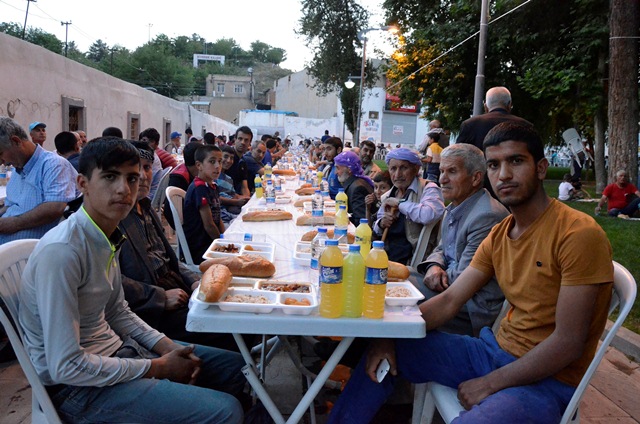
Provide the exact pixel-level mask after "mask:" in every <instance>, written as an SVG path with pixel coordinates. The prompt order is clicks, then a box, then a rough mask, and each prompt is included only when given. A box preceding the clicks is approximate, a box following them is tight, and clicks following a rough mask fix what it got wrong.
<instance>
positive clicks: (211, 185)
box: [193, 174, 222, 188]
mask: <svg viewBox="0 0 640 424" xmlns="http://www.w3.org/2000/svg"><path fill="white" fill-rule="evenodd" d="M220 175H222V174H220ZM193 181H195V182H196V185H200V184H204V185H206V186H208V187H211V188H216V187H218V185H217V184H216V182H215V181H214V182H212V183H208V182H206V181H205V180H203V179H202V178H200V177H195V178H194V179H193Z"/></svg>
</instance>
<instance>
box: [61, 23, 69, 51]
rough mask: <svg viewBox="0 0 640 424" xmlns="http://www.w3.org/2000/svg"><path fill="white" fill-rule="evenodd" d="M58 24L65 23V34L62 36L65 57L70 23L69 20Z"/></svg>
mask: <svg viewBox="0 0 640 424" xmlns="http://www.w3.org/2000/svg"><path fill="white" fill-rule="evenodd" d="M60 25H66V26H67V28H66V31H65V32H66V35H65V36H64V57H67V52H68V50H69V25H71V21H69V22H60Z"/></svg>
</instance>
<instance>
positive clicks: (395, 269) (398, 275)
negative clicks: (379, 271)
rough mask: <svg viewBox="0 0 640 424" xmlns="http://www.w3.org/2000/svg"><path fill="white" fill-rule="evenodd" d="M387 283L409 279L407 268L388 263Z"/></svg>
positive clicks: (391, 262) (398, 264)
mask: <svg viewBox="0 0 640 424" xmlns="http://www.w3.org/2000/svg"><path fill="white" fill-rule="evenodd" d="M387 278H388V280H389V281H405V280H407V279H408V278H409V268H407V267H406V266H405V265H402V264H401V263H399V262H393V261H389V273H388V274H387Z"/></svg>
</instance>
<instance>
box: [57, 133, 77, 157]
mask: <svg viewBox="0 0 640 424" xmlns="http://www.w3.org/2000/svg"><path fill="white" fill-rule="evenodd" d="M53 143H54V144H55V145H56V150H57V151H58V153H59V154H61V155H65V154H67V153H69V152H73V151H75V150H76V146H77V145H78V139H77V138H76V135H75V134H74V133H72V132H70V131H62V132H61V133H58V135H56V137H55V138H54V139H53Z"/></svg>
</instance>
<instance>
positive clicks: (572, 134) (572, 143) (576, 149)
mask: <svg viewBox="0 0 640 424" xmlns="http://www.w3.org/2000/svg"><path fill="white" fill-rule="evenodd" d="M562 139H563V140H564V141H565V143H567V146H569V150H570V151H571V154H572V155H573V158H574V159H575V160H576V161H577V162H578V165H580V167H582V165H583V164H582V162H581V161H580V156H578V154H579V153H584V154H585V156H586V157H588V158H589V159H591V160H593V157H592V156H591V153H589V151H588V150H586V149H585V148H584V144H583V143H582V137H580V134H578V131H577V130H576V129H575V128H569V129H568V130H566V131H565V132H563V133H562Z"/></svg>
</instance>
